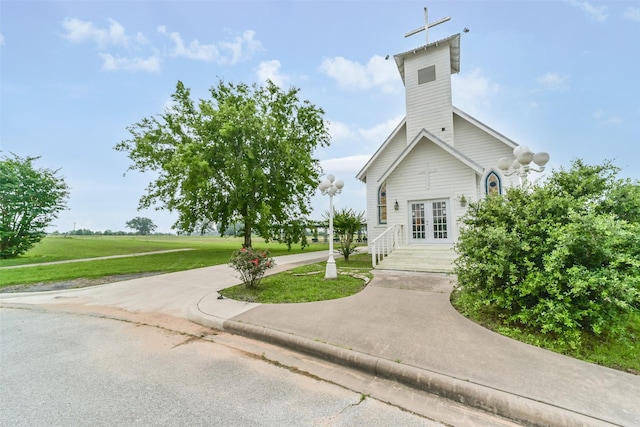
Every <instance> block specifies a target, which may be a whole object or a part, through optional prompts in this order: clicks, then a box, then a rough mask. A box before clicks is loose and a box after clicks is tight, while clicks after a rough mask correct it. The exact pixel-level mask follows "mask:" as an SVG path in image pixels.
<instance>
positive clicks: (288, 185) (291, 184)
mask: <svg viewBox="0 0 640 427" xmlns="http://www.w3.org/2000/svg"><path fill="white" fill-rule="evenodd" d="M298 92H299V89H296V88H291V89H289V90H288V91H283V90H281V89H280V88H278V87H277V86H276V85H275V84H274V83H273V82H271V81H268V82H267V83H266V86H258V85H256V84H254V85H252V86H248V85H246V84H242V83H240V84H233V83H225V82H224V81H220V82H219V83H218V85H217V86H215V87H212V88H211V89H210V90H209V94H210V98H209V99H200V100H199V101H198V102H197V103H196V102H194V101H193V100H192V99H191V94H190V89H188V88H186V87H185V86H184V84H183V83H182V82H178V84H177V87H176V91H175V93H174V94H173V95H172V97H171V98H172V105H171V106H170V107H169V108H167V109H166V110H165V111H164V113H162V114H160V115H159V116H154V117H149V118H144V119H142V120H141V121H140V122H138V123H136V124H134V125H132V126H130V127H129V128H128V130H129V132H130V134H131V139H128V140H125V141H122V142H121V143H120V144H118V145H117V146H116V149H117V150H119V151H122V152H125V153H127V154H128V156H129V158H130V159H131V160H132V161H133V164H132V166H130V169H131V170H138V171H141V172H144V171H148V170H150V171H155V172H157V174H158V177H157V178H156V179H155V180H154V181H153V182H151V183H150V184H149V186H148V187H147V193H146V194H145V195H143V196H142V198H141V199H140V207H141V208H146V207H150V206H152V205H156V206H159V208H160V209H168V210H169V211H172V212H173V211H174V212H177V213H178V214H179V219H178V220H177V222H176V223H175V224H174V226H173V227H174V228H176V229H178V230H179V231H180V232H187V233H191V232H193V231H194V230H197V229H199V228H200V226H201V224H210V223H216V224H219V225H220V228H219V229H220V230H225V229H226V228H227V226H228V225H229V224H231V223H233V222H235V221H240V222H242V223H243V225H244V246H245V247H248V246H251V235H252V233H254V232H255V233H257V234H258V235H260V236H261V237H264V238H265V239H267V240H270V239H273V240H278V241H284V242H286V243H288V244H289V245H291V244H292V243H294V242H297V241H300V240H302V241H303V242H304V224H303V218H304V217H305V216H307V215H308V214H309V213H310V210H311V208H310V197H311V195H312V194H313V193H314V191H315V189H316V187H317V183H318V180H319V177H320V174H321V172H322V170H321V167H320V163H319V160H317V159H315V158H313V152H314V150H315V149H316V148H317V147H323V146H327V145H328V144H329V134H328V131H327V125H326V123H325V121H324V119H323V114H324V112H323V110H322V109H320V108H318V107H316V106H315V105H313V104H311V103H310V102H309V101H306V100H305V101H300V100H299V98H298Z"/></svg>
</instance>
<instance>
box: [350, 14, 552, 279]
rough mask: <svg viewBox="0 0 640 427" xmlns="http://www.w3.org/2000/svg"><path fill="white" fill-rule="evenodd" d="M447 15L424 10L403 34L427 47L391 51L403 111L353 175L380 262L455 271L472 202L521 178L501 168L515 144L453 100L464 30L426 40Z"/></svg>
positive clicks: (402, 267)
mask: <svg viewBox="0 0 640 427" xmlns="http://www.w3.org/2000/svg"><path fill="white" fill-rule="evenodd" d="M448 19H449V18H444V19H442V20H440V21H437V22H435V23H432V24H429V23H428V19H427V10H426V8H425V25H424V27H421V28H419V29H417V30H414V31H412V32H409V33H408V34H407V35H406V36H405V37H407V36H409V35H412V34H415V33H418V32H421V31H424V32H425V33H426V34H427V43H426V44H425V45H423V46H420V47H417V48H415V49H412V50H410V51H407V52H403V53H400V54H397V55H395V56H394V59H395V62H396V65H397V66H398V71H399V72H400V77H401V78H402V81H403V83H404V86H405V97H406V115H405V117H404V118H403V120H402V121H401V122H400V124H399V125H398V126H397V127H396V128H395V129H394V130H393V132H392V133H391V134H390V135H389V136H388V137H387V139H386V140H385V141H384V142H383V143H382V145H381V146H380V148H379V149H378V150H377V151H376V152H375V153H374V154H373V156H372V157H371V158H370V159H369V161H368V162H367V163H366V164H365V165H364V167H363V168H362V170H361V171H360V172H359V173H358V174H357V176H356V177H357V178H358V179H359V180H360V181H362V182H364V183H365V184H366V192H367V232H368V245H369V253H370V254H372V258H373V261H374V266H375V267H377V268H387V269H397V270H414V271H440V272H448V271H451V269H452V262H453V260H454V259H455V256H456V255H455V252H454V250H453V245H454V244H455V242H456V241H457V239H458V234H459V231H460V226H461V224H460V222H459V218H460V217H461V216H462V215H463V214H464V213H465V211H466V209H467V207H468V203H469V202H471V201H477V200H478V199H480V198H483V197H486V196H487V194H492V193H498V194H502V193H503V192H504V191H505V189H506V188H508V187H509V186H512V185H519V184H520V178H519V177H518V176H517V175H511V176H506V174H505V173H503V171H501V170H500V168H498V161H499V160H500V159H503V158H511V157H513V153H514V149H516V147H518V144H517V143H516V142H514V141H512V140H511V139H509V138H507V137H506V136H504V135H502V134H500V133H498V132H496V131H495V130H493V129H492V128H490V127H489V126H487V125H485V124H483V123H481V122H480V121H478V120H476V119H475V118H473V117H472V116H471V115H469V114H467V113H465V112H464V111H462V110H460V109H459V108H456V107H454V106H453V103H452V96H451V76H452V75H453V74H454V73H458V72H459V71H460V38H461V36H460V34H455V35H453V36H451V37H447V38H445V39H442V40H438V41H435V42H431V43H430V42H429V40H428V29H429V27H432V26H434V25H437V24H439V23H442V22H445V21H446V20H448ZM527 152H528V153H529V154H531V155H532V153H530V152H529V151H528V150H527ZM541 154H544V153H541ZM545 155H546V154H545ZM547 158H548V156H547ZM536 161H539V159H536ZM529 162H531V159H529ZM540 162H541V163H544V162H545V161H544V160H541V161H540ZM502 164H504V160H503V162H502Z"/></svg>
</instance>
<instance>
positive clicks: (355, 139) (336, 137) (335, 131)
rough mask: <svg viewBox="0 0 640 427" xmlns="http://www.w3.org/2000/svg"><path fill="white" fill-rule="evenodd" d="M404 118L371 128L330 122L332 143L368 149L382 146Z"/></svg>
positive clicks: (400, 117) (394, 119)
mask: <svg viewBox="0 0 640 427" xmlns="http://www.w3.org/2000/svg"><path fill="white" fill-rule="evenodd" d="M402 118H403V116H397V117H394V118H392V119H389V120H387V121H384V122H382V123H379V124H377V125H375V126H373V127H371V128H352V127H350V126H349V125H348V124H346V123H342V122H337V121H330V123H329V134H330V135H331V141H332V143H338V144H340V143H348V144H350V145H352V146H353V145H357V146H360V147H363V148H366V149H371V148H377V147H378V146H380V145H381V144H382V143H383V142H384V141H385V140H386V139H387V137H388V136H389V135H390V134H391V132H392V131H393V130H394V129H395V128H396V126H398V124H399V123H400V121H401V120H402Z"/></svg>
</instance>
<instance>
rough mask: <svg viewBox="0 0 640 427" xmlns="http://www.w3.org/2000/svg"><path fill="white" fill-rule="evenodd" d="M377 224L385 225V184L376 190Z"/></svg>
mask: <svg viewBox="0 0 640 427" xmlns="http://www.w3.org/2000/svg"><path fill="white" fill-rule="evenodd" d="M378 223H379V224H386V223H387V183H386V182H385V183H383V184H382V185H381V186H380V188H378Z"/></svg>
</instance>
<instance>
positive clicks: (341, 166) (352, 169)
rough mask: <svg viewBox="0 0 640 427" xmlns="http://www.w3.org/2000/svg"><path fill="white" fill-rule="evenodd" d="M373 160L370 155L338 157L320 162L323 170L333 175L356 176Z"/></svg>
mask: <svg viewBox="0 0 640 427" xmlns="http://www.w3.org/2000/svg"><path fill="white" fill-rule="evenodd" d="M370 158H371V155H370V154H363V155H358V156H347V157H337V158H333V159H327V160H322V161H320V165H321V166H322V169H323V170H325V171H331V173H333V174H336V173H337V174H347V173H349V174H356V173H358V172H360V170H361V169H362V167H363V166H364V165H365V163H367V161H368V160H369V159H370Z"/></svg>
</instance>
